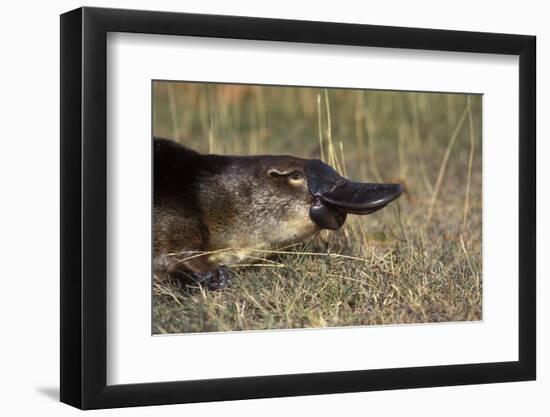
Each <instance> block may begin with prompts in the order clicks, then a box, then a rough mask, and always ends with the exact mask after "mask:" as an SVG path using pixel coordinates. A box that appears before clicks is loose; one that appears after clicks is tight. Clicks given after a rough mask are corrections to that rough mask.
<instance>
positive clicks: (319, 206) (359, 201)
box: [267, 157, 403, 230]
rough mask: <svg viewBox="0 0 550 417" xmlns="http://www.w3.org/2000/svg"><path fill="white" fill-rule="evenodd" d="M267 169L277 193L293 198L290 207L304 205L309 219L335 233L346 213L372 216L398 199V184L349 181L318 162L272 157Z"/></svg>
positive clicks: (343, 221) (399, 193)
mask: <svg viewBox="0 0 550 417" xmlns="http://www.w3.org/2000/svg"><path fill="white" fill-rule="evenodd" d="M270 162H271V165H270V166H269V168H268V169H267V175H268V177H270V181H271V183H272V184H271V185H269V186H268V187H269V188H271V187H273V186H275V187H277V188H278V193H282V194H283V195H288V196H292V199H293V204H291V205H296V204H307V205H308V206H309V210H308V211H309V217H310V219H311V220H312V221H313V222H314V223H315V224H316V225H317V226H318V227H319V228H321V229H330V230H337V229H339V228H340V227H342V225H343V224H344V223H345V221H346V216H347V215H348V214H350V213H351V214H359V215H365V214H371V213H374V212H375V211H377V210H380V209H381V208H383V207H385V206H386V205H387V204H388V203H390V202H391V201H393V200H395V199H396V198H398V197H399V196H400V195H401V193H402V192H403V187H402V186H401V185H400V184H373V183H361V182H355V181H351V180H349V179H347V178H344V177H342V176H341V175H340V174H338V172H336V171H335V170H334V169H333V168H332V167H331V166H329V165H327V164H325V163H324V162H322V161H320V160H318V159H311V160H307V159H298V158H290V157H275V158H273V160H272V161H270Z"/></svg>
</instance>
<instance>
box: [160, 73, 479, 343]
mask: <svg viewBox="0 0 550 417" xmlns="http://www.w3.org/2000/svg"><path fill="white" fill-rule="evenodd" d="M481 110H482V96H481V95H468V94H448V93H417V92H401V91H375V90H356V89H336V88H328V89H327V88H309V87H279V86H258V85H235V84H214V83H211V84H209V83H188V82H166V81H155V82H154V83H153V131H154V135H155V136H160V137H165V138H170V139H173V140H175V141H177V142H180V143H182V144H184V145H185V146H188V147H190V148H192V149H194V150H197V151H199V152H202V153H218V154H232V155H255V154H288V155H293V156H298V157H303V158H319V159H322V160H324V161H325V162H327V163H328V164H330V165H331V166H333V167H334V168H335V169H336V170H337V171H339V172H340V173H341V174H343V175H345V176H347V177H349V178H352V179H355V180H359V181H370V182H400V183H402V184H403V185H404V187H405V190H406V192H405V194H404V195H403V196H402V197H401V198H400V199H399V200H398V203H397V204H393V205H390V206H388V207H387V208H386V209H384V210H381V211H380V212H377V213H375V214H373V215H370V216H349V217H348V221H347V222H346V226H345V227H344V228H343V229H342V230H341V231H339V232H338V233H325V232H323V233H322V234H321V236H320V237H319V238H317V239H316V240H314V241H313V242H309V243H307V245H308V246H307V250H308V251H313V252H318V253H324V254H330V253H339V254H347V255H348V256H354V257H357V258H358V259H361V260H363V262H362V263H360V264H357V263H354V262H351V261H349V262H344V263H342V262H340V264H339V263H338V262H336V266H337V270H336V271H332V272H327V268H329V269H330V268H331V267H332V266H334V265H333V264H331V263H330V262H332V261H334V259H332V258H331V257H322V256H317V257H314V256H312V257H310V258H311V259H310V258H308V259H302V258H300V259H299V261H300V262H301V263H300V264H299V265H297V262H296V256H293V254H282V255H281V256H283V257H285V256H286V258H285V259H280V260H278V262H279V263H280V264H281V265H282V266H281V268H279V269H277V270H275V268H255V269H254V268H253V269H252V270H243V271H239V274H242V275H244V276H245V277H244V278H243V279H242V280H240V281H239V282H241V283H243V282H247V283H250V282H255V283H256V284H253V286H252V287H251V288H248V292H249V293H250V294H251V297H252V299H254V301H251V300H250V299H248V302H249V305H251V306H252V307H251V309H252V310H255V311H252V314H250V315H246V314H244V315H242V314H241V313H238V312H237V310H238V311H240V307H237V310H236V311H233V310H234V309H235V308H236V307H234V304H235V303H236V304H235V305H241V306H242V301H244V302H245V306H246V301H247V300H246V298H247V297H244V299H242V297H240V296H238V295H237V294H238V293H237V294H235V295H236V298H235V299H231V300H224V303H222V305H224V306H225V307H227V308H228V309H229V310H230V311H231V314H229V316H230V318H228V319H227V321H226V319H219V320H218V318H217V317H218V316H219V313H220V312H219V311H218V312H215V313H213V312H212V311H210V310H208V308H207V309H206V310H204V311H202V310H201V311H202V313H197V311H195V310H189V308H188V307H189V303H188V302H189V300H190V297H191V299H192V297H193V294H192V293H186V292H181V291H178V290H177V289H175V287H173V284H174V283H170V282H168V283H166V284H158V285H157V287H156V289H155V294H156V299H155V300H156V301H155V302H156V304H155V306H156V307H155V308H156V310H155V317H156V318H157V319H158V320H157V324H158V327H156V330H157V332H161V333H162V332H174V331H175V332H182V331H212V330H238V329H264V328H286V327H318V326H339V325H353V324H387V323H408V322H430V321H448V320H452V321H456V320H478V319H480V318H481V292H482V291H481V230H482V225H481V208H482V207H481V202H482V165H481V164H482V152H481V143H482V138H481V126H482V111H481ZM302 251H303V248H302ZM306 258H307V257H306ZM321 258H322V260H321ZM325 258H328V260H327V259H325ZM340 261H341V260H340ZM367 261H368V265H365V264H366V263H367ZM326 262H329V264H330V265H329V266H328V267H327V265H326ZM289 265H290V267H289ZM320 265H321V266H322V265H324V266H323V267H322V268H321V267H320ZM338 268H339V269H338ZM304 273H305V274H306V276H307V275H308V273H309V274H310V275H311V274H313V276H314V280H316V281H312V283H311V285H312V287H311V288H309V289H307V290H304V283H303V282H302V283H301V284H300V285H302V286H301V287H300V288H301V291H302V290H303V291H305V293H304V294H303V295H304V296H307V291H310V292H312V293H313V292H315V291H317V290H318V289H317V290H316V289H315V285H316V284H315V282H319V279H320V278H319V277H321V278H322V279H325V280H329V281H330V280H331V279H332V280H334V281H335V288H333V290H334V291H336V292H338V291H340V292H342V291H343V292H344V293H346V292H349V296H350V298H349V299H345V297H344V296H343V295H342V294H340V295H337V294H336V295H334V294H333V296H332V298H331V297H329V299H326V297H325V298H323V297H321V298H319V297H313V299H312V300H309V301H304V302H303V305H302V306H301V308H300V309H297V310H299V313H298V314H296V315H289V314H288V312H284V311H282V310H281V309H279V308H278V307H274V306H273V305H272V304H273V303H272V299H274V298H276V297H277V296H278V295H277V294H274V293H273V292H270V291H269V288H272V289H273V288H275V287H276V285H275V287H273V285H274V284H273V282H271V283H270V281H269V277H270V276H271V275H272V276H273V277H272V278H273V279H274V280H275V281H274V282H276V281H277V280H279V283H281V282H282V283H284V284H285V285H286V284H288V282H291V281H292V280H294V279H295V280H298V281H299V282H301V281H300V279H301V278H300V277H301V276H304ZM258 276H261V277H262V280H261V281H259V280H258V279H257V278H255V277H258ZM344 276H345V277H347V278H351V280H350V279H348V280H343V279H339V278H338V277H340V278H341V277H344ZM266 277H267V278H266ZM330 277H332V278H330ZM361 277H363V278H361ZM352 280H357V281H358V282H353V281H352ZM258 282H262V284H258ZM342 282H345V283H346V285H343V284H342ZM264 284H265V285H264ZM162 285H166V286H164V287H163V286H162ZM238 285H241V284H237V286H238ZM243 285H244V284H243ZM251 285H252V284H251ZM257 285H259V286H257ZM269 285H272V287H269ZM344 287H345V288H344ZM289 288H291V287H289ZM325 289H326V288H325ZM232 291H234V290H232ZM258 291H259V292H258ZM266 291H267V292H266ZM210 296H211V297H219V296H218V295H210ZM174 298H175V299H177V300H178V303H180V304H181V305H179V306H178V305H177V303H176V305H175V306H171V307H170V305H171V303H172V304H173V303H174ZM226 298H227V295H226ZM261 299H265V300H266V303H261V302H260V301H258V300H261ZM306 299H307V297H306ZM349 300H355V301H353V302H352V303H351V304H349V302H348V301H349ZM225 301H227V305H226V304H225ZM286 301H288V300H285V297H282V298H281V303H283V304H284V303H285V302H286ZM219 302H220V299H218V298H216V300H215V303H214V305H213V306H212V308H213V309H214V310H213V311H216V308H217V307H216V305H215V304H216V303H219ZM186 303H187V304H186ZM239 303H241V304H239ZM206 304H208V302H207V303H206ZM270 305H271V306H270ZM167 306H168V307H167ZM186 306H187V307H186ZM335 306H339V307H335ZM342 306H345V307H346V308H344V309H343V310H342V309H341V307H342ZM164 307H167V309H166V311H165V310H164ZM172 307H174V308H172ZM281 308H282V307H281ZM174 309H175V310H174ZM335 309H336V310H335ZM174 314H175V315H176V316H177V317H179V318H177V319H174V318H173V315H174ZM197 314H198V316H197ZM205 314H206V316H205ZM239 314H241V315H242V317H241V318H240V319H239V317H238V315H239ZM222 315H223V316H225V312H223V314H222ZM229 316H228V317H229ZM205 317H206V318H205ZM208 317H210V319H209V318H208ZM212 317H214V318H212ZM195 319H196V320H198V321H200V322H201V323H202V324H201V325H196V323H194V322H193V320H195Z"/></svg>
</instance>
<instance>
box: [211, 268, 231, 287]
mask: <svg viewBox="0 0 550 417" xmlns="http://www.w3.org/2000/svg"><path fill="white" fill-rule="evenodd" d="M210 274H211V277H210V278H208V280H207V281H206V285H207V286H208V289H210V290H223V289H225V288H227V287H229V286H230V285H231V281H232V279H231V273H230V272H229V269H227V268H220V269H218V270H216V271H214V272H211V273H210Z"/></svg>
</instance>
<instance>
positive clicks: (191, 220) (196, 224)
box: [153, 138, 403, 289]
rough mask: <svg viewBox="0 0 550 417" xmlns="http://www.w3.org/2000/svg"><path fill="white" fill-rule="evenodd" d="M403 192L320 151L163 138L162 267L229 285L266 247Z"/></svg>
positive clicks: (158, 142)
mask: <svg viewBox="0 0 550 417" xmlns="http://www.w3.org/2000/svg"><path fill="white" fill-rule="evenodd" d="M402 192H403V188H402V187H401V185H399V184H370V183H358V182H353V181H350V180H348V179H346V178H344V177H342V176H340V175H339V174H338V173H337V172H336V171H335V170H334V169H332V168H331V167H330V166H329V165H327V164H325V163H324V162H322V161H320V160H317V159H302V158H295V157H292V156H272V155H260V156H225V155H204V154H199V153H197V152H195V151H193V150H190V149H188V148H186V147H184V146H182V145H179V144H177V143H176V142H173V141H171V140H167V139H159V138H155V139H154V197H153V231H154V242H153V244H154V267H155V269H156V270H165V271H167V272H169V273H183V274H185V275H187V276H191V277H193V279H195V280H196V281H199V282H200V281H205V282H207V283H208V286H209V287H210V288H213V289H218V288H224V287H225V286H227V285H228V283H229V273H228V270H227V267H230V266H231V265H235V264H239V263H243V262H244V263H254V260H255V259H257V258H258V256H259V255H258V252H257V250H258V249H276V248H280V247H283V246H286V245H289V244H292V243H296V242H300V241H303V240H305V239H307V238H309V237H311V236H313V235H315V234H316V233H318V232H319V231H321V230H322V229H330V230H336V229H338V228H340V227H341V226H342V225H343V224H344V222H345V220H346V216H347V214H348V213H353V214H370V213H373V212H375V211H377V210H379V209H381V208H383V207H384V206H386V205H387V204H388V203H390V202H391V201H393V200H395V199H396V198H397V197H399V196H400V195H401V193H402Z"/></svg>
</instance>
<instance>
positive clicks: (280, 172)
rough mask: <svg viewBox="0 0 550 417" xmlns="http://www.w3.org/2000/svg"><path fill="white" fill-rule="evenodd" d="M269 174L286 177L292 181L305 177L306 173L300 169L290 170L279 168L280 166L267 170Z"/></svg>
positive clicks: (274, 176)
mask: <svg viewBox="0 0 550 417" xmlns="http://www.w3.org/2000/svg"><path fill="white" fill-rule="evenodd" d="M267 175H269V176H270V177H272V178H281V177H286V178H288V179H289V180H291V181H299V180H301V179H303V178H304V174H302V173H301V172H300V171H298V170H294V171H290V170H285V169H278V168H270V169H269V170H268V171H267Z"/></svg>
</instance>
